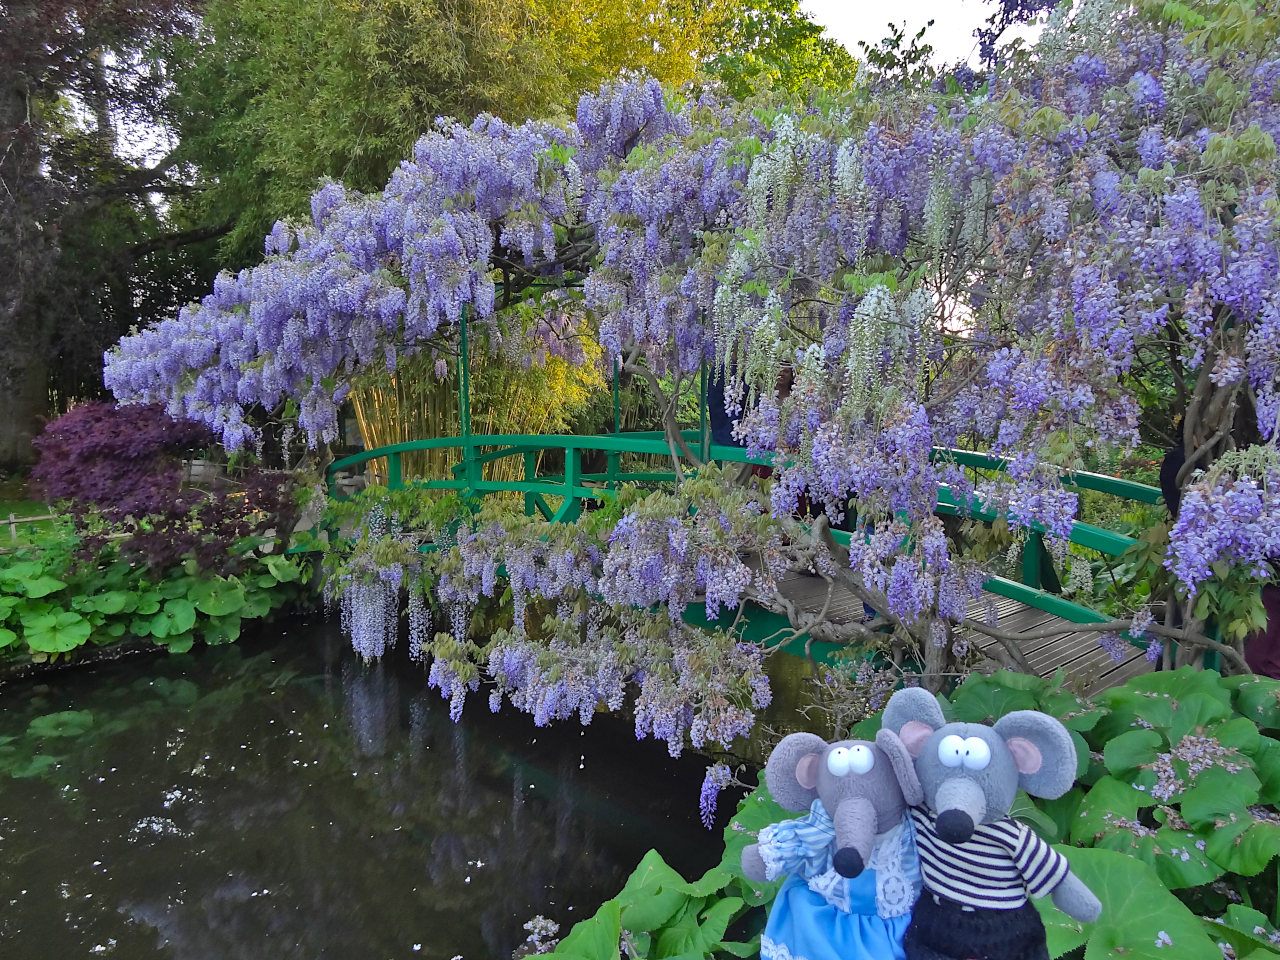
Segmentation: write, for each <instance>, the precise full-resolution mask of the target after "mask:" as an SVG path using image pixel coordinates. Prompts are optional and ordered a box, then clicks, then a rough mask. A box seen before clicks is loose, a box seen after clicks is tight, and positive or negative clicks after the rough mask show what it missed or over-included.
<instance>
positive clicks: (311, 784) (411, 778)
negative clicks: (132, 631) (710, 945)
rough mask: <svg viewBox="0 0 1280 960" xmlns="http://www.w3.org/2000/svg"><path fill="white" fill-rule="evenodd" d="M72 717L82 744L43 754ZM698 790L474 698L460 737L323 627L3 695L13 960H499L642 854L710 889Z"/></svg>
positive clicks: (696, 774) (686, 774)
mask: <svg viewBox="0 0 1280 960" xmlns="http://www.w3.org/2000/svg"><path fill="white" fill-rule="evenodd" d="M476 708H479V709H476ZM72 710H74V711H81V712H84V711H87V712H88V713H89V714H91V715H92V716H91V718H90V719H89V720H88V721H86V720H85V719H84V714H83V713H81V714H76V715H75V716H78V717H80V720H79V721H78V722H79V723H80V725H81V726H84V725H85V723H87V724H88V726H87V729H86V730H85V731H84V732H82V733H78V735H65V736H63V735H59V736H34V735H28V733H27V731H28V725H29V724H30V723H31V721H32V720H33V719H34V718H36V717H40V716H47V715H49V714H54V713H58V712H60V711H72ZM69 716H71V715H69ZM44 723H45V726H44V727H39V729H41V730H44V731H45V732H46V733H47V732H48V731H47V728H48V724H49V722H48V721H46V722H44ZM68 724H69V726H68V729H70V730H72V732H73V734H74V732H75V731H74V726H75V725H74V724H71V723H70V721H66V722H65V723H64V726H67V725H68ZM6 738H10V739H6ZM702 770H703V763H701V762H699V761H697V760H695V759H693V758H688V759H686V760H684V761H672V760H670V759H669V758H668V757H667V756H666V750H665V747H663V746H662V745H656V744H636V743H635V742H634V741H632V740H631V733H630V729H629V725H627V724H625V723H621V722H616V721H611V720H610V719H609V718H600V719H598V720H597V721H596V722H595V723H594V724H593V725H592V726H591V727H590V728H588V729H587V730H586V731H582V730H580V729H578V728H577V727H576V726H575V727H564V728H563V729H555V730H547V729H542V730H539V729H536V728H534V727H533V726H532V725H531V723H530V722H529V720H528V719H527V718H525V717H523V716H521V715H518V714H510V715H508V714H502V715H499V716H496V717H495V716H490V715H489V714H488V712H487V710H486V709H485V708H484V703H483V700H477V702H476V704H474V705H473V707H471V708H469V709H468V712H467V715H466V717H465V718H464V721H463V723H461V724H458V725H455V724H453V723H451V722H450V721H449V718H448V711H447V705H446V704H444V703H443V702H441V701H440V700H439V699H438V697H436V696H435V695H434V694H432V693H430V692H429V691H426V690H425V689H424V684H423V682H422V674H421V671H420V669H415V668H408V665H407V664H401V665H396V664H387V663H383V664H374V665H371V666H365V665H362V664H360V663H359V662H358V661H357V660H355V659H354V658H353V657H352V656H350V655H349V654H348V653H347V652H346V648H345V645H344V644H342V642H341V640H340V638H338V637H336V635H335V633H334V631H332V630H331V628H330V627H328V626H327V625H324V624H319V625H314V626H311V627H307V628H305V629H303V630H297V629H295V630H294V631H293V632H292V634H291V635H289V636H282V637H279V638H278V639H275V640H273V641H271V642H270V643H269V644H259V645H257V646H250V645H244V646H240V647H230V648H220V649H216V650H209V651H206V652H204V653H203V654H201V655H199V656H197V657H192V658H172V659H163V658H162V659H158V660H147V661H140V662H134V663H130V664H118V665H116V666H114V667H112V668H109V669H104V670H101V671H98V672H96V673H94V674H93V675H82V676H75V677H67V678H62V679H59V680H58V682H57V684H56V686H53V687H52V688H51V689H48V690H45V689H43V688H33V687H22V688H18V687H14V688H9V689H6V690H4V691H0V809H2V810H3V811H4V816H3V817H0V898H2V901H3V908H4V909H2V910H0V942H2V943H3V950H2V951H0V952H2V954H3V956H4V957H5V958H16V960H24V958H32V960H35V958H40V960H44V958H48V957H77V956H118V957H125V958H129V960H134V958H140V960H141V958H150V957H156V958H159V957H165V958H183V960H205V958H208V960H214V958H217V960H239V958H245V960H250V958H253V960H257V958H267V957H270V958H273V960H274V958H281V957H300V958H301V957H308V958H310V957H344V958H346V957H353V958H365V957H369V958H375V957H376V958H381V957H432V958H441V960H449V958H452V957H455V956H458V955H461V956H463V957H465V958H468V960H472V958H482V957H493V958H505V957H508V956H510V953H511V951H512V950H513V949H514V948H515V947H516V946H517V945H518V944H519V943H520V942H521V941H522V940H523V938H524V931H523V930H521V929H520V927H521V924H522V923H523V922H524V921H525V920H527V919H528V918H530V917H531V916H533V915H534V914H538V913H541V914H544V915H546V916H548V917H551V918H553V919H556V920H558V921H560V922H561V924H562V926H563V927H564V929H566V930H567V928H568V926H569V925H570V924H572V923H573V922H574V921H575V920H577V919H581V918H582V917H584V916H586V915H589V914H590V913H591V912H592V911H594V909H595V907H596V906H597V905H598V904H599V902H600V901H601V900H603V899H605V898H606V897H608V896H611V895H612V894H613V893H614V892H615V891H616V890H617V889H618V887H619V886H620V885H621V883H622V882H623V880H624V879H625V877H626V874H627V873H628V872H629V871H630V869H631V868H632V867H634V865H635V863H636V862H637V861H638V860H639V858H640V856H641V855H642V854H643V853H644V851H645V850H647V849H648V848H649V847H651V846H657V847H658V848H659V849H660V850H661V851H662V852H663V854H664V856H666V857H667V859H668V860H669V861H670V862H671V863H672V864H673V865H675V866H676V867H677V868H678V869H682V870H684V871H685V872H686V874H696V873H698V872H700V871H701V870H704V869H705V868H706V867H708V866H709V865H710V864H711V863H712V862H713V860H714V858H715V857H716V855H717V852H718V847H719V844H718V837H717V836H715V835H712V834H709V833H707V832H706V831H704V830H703V829H702V828H701V826H700V825H698V823H697V820H696V816H697V810H696V797H697V793H698V785H699V783H700V781H701V775H702ZM14 773H19V774H24V775H25V774H33V775H29V776H23V777H21V778H14V777H13V776H12V774H14Z"/></svg>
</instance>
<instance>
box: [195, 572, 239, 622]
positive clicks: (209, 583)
mask: <svg viewBox="0 0 1280 960" xmlns="http://www.w3.org/2000/svg"><path fill="white" fill-rule="evenodd" d="M187 597H188V599H189V600H191V602H192V603H194V604H195V605H196V609H197V610H199V611H200V612H201V613H207V614H208V615H209V616H211V617H225V616H226V615H227V614H228V613H235V612H236V611H238V610H239V609H240V608H241V607H243V606H244V587H243V586H242V585H241V583H240V581H238V580H227V579H224V578H222V577H218V578H217V579H214V580H204V581H202V582H200V583H198V584H196V585H195V586H194V587H192V588H191V593H189V594H188V595H187Z"/></svg>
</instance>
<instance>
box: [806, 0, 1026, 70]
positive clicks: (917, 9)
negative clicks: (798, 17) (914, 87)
mask: <svg viewBox="0 0 1280 960" xmlns="http://www.w3.org/2000/svg"><path fill="white" fill-rule="evenodd" d="M800 7H801V9H803V10H804V12H805V13H807V14H809V15H810V16H811V17H813V19H814V21H815V22H816V23H820V24H822V25H823V26H824V27H826V28H827V32H828V33H829V34H830V35H831V36H832V37H834V38H835V39H837V40H839V41H840V42H841V43H843V44H844V45H845V46H846V47H847V48H848V49H849V52H850V53H852V54H854V55H855V56H856V55H857V54H858V53H859V51H860V48H859V47H858V41H859V40H865V41H866V42H867V43H869V44H872V45H873V46H874V45H875V44H877V43H879V42H880V40H881V39H883V37H884V35H885V34H886V33H887V32H888V31H887V30H886V29H885V27H886V25H887V24H888V23H889V22H890V21H892V22H894V23H902V22H903V21H904V20H905V21H906V24H907V36H909V37H910V36H914V35H915V32H916V31H917V30H919V29H920V28H921V27H923V26H924V25H925V24H926V23H928V22H929V21H930V20H933V21H934V24H933V26H932V27H930V28H929V32H928V33H927V34H925V40H926V41H927V42H928V43H929V44H930V45H932V46H933V48H934V55H933V59H934V62H936V63H938V64H952V63H956V62H957V61H959V60H969V61H970V62H971V63H973V64H974V65H976V63H977V42H976V41H975V40H974V39H973V31H974V29H975V28H976V27H978V26H980V25H981V24H982V23H983V21H985V20H986V18H987V17H988V16H989V15H990V13H991V10H992V9H993V8H994V4H992V3H988V2H985V0H889V2H887V3H885V2H881V0H801V2H800ZM1010 33H1012V31H1011V32H1010ZM1004 39H1006V40H1007V39H1009V38H1008V37H1005V38H1004Z"/></svg>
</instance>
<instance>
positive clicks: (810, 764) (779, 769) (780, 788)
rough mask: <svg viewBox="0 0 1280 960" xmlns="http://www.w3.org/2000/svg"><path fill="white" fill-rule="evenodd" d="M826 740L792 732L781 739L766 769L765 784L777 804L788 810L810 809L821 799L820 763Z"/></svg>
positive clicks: (815, 735)
mask: <svg viewBox="0 0 1280 960" xmlns="http://www.w3.org/2000/svg"><path fill="white" fill-rule="evenodd" d="M826 749H827V741H825V740H823V739H822V738H821V737H820V736H818V735H817V734H814V733H792V734H789V735H788V736H785V737H783V738H782V740H781V741H780V742H779V743H778V745H777V746H776V747H774V748H773V753H771V754H769V762H768V763H766V764H765V767H764V779H765V783H766V784H767V785H768V787H769V793H770V795H771V796H772V797H773V799H774V800H776V801H777V802H778V805H779V806H781V807H784V808H785V809H787V810H808V809H809V807H811V806H812V805H813V801H814V800H816V799H817V798H818V791H817V789H816V788H817V786H818V769H819V768H818V763H819V761H820V760H821V758H822V754H823V752H824V751H825V750H826Z"/></svg>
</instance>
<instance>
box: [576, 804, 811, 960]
mask: <svg viewBox="0 0 1280 960" xmlns="http://www.w3.org/2000/svg"><path fill="white" fill-rule="evenodd" d="M788 815H789V814H788V813H787V811H785V810H783V809H782V808H781V807H779V806H778V805H777V804H776V803H774V802H773V800H772V799H771V798H770V797H769V794H768V791H767V790H766V789H765V788H764V787H763V786H761V787H760V788H759V789H757V790H756V791H754V792H753V793H751V794H750V795H749V796H747V797H745V798H744V799H743V800H742V802H741V803H740V804H739V805H738V812H737V814H736V815H735V816H734V818H733V820H732V821H730V823H729V826H728V827H726V828H725V831H724V838H725V852H724V857H723V858H722V859H721V861H720V863H719V864H718V865H716V866H714V867H712V868H711V869H710V870H708V871H707V872H706V873H705V874H703V875H702V877H701V878H699V879H698V880H695V881H692V882H690V881H686V880H685V879H684V878H683V877H682V876H680V874H679V873H677V872H676V871H675V870H673V869H672V868H671V867H670V866H668V865H667V863H666V861H664V860H663V859H662V856H661V854H659V853H658V851H657V850H650V851H649V852H648V853H646V854H645V855H644V858H643V859H642V860H641V861H640V864H639V866H637V867H636V869H635V871H634V872H633V873H632V874H631V877H630V878H629V879H628V880H627V882H626V885H625V886H624V887H623V888H622V891H621V892H620V893H619V894H618V895H617V896H616V897H614V898H613V899H612V900H608V901H606V902H605V904H604V905H603V906H601V908H600V909H599V911H597V913H596V915H595V916H593V917H591V918H590V919H588V920H584V921H582V922H581V923H578V924H576V925H575V926H574V928H573V929H572V930H571V931H570V932H569V935H568V936H566V937H565V938H564V939H563V940H562V941H560V944H559V945H558V946H557V947H556V949H555V951H554V952H553V953H552V954H551V955H552V956H556V957H571V958H574V960H616V958H617V956H618V943H619V941H621V942H622V943H623V944H624V945H625V949H626V954H625V955H626V956H628V957H632V958H637V960H659V958H688V960H693V958H705V957H715V956H734V957H753V956H756V955H757V954H758V953H759V950H760V933H759V931H760V930H761V929H763V918H764V914H763V910H761V909H760V908H763V907H767V906H768V905H769V904H770V903H772V902H773V898H774V896H775V895H776V894H777V892H778V887H779V886H780V884H778V883H756V882H755V881H753V880H749V879H747V877H746V876H745V875H743V873H742V849H743V847H745V846H746V845H747V844H749V843H752V842H754V840H755V837H756V835H757V834H759V832H760V830H761V829H763V828H764V827H765V826H767V825H768V824H770V823H775V822H777V821H778V820H782V819H785V818H786V817H787V816H788ZM752 910H754V911H755V913H754V914H753V916H752V917H749V918H748V922H747V923H746V924H742V925H740V926H745V927H746V928H748V929H750V930H752V931H753V933H752V935H751V936H750V937H749V938H748V939H747V940H745V941H741V940H735V939H726V934H727V931H728V930H729V928H730V926H731V925H733V924H734V923H735V922H736V921H738V920H739V919H741V918H742V917H743V916H744V915H745V914H747V913H748V912H749V911H752ZM751 921H754V922H751Z"/></svg>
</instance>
